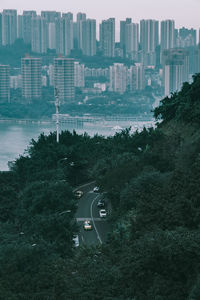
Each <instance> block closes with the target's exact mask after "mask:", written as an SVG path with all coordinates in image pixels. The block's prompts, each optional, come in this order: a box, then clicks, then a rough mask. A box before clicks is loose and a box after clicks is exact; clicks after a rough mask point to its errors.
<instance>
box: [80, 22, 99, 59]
mask: <svg viewBox="0 0 200 300" xmlns="http://www.w3.org/2000/svg"><path fill="white" fill-rule="evenodd" d="M81 28H82V48H81V49H82V51H83V54H84V55H88V56H93V55H95V54H96V20H92V19H87V20H85V21H81Z"/></svg>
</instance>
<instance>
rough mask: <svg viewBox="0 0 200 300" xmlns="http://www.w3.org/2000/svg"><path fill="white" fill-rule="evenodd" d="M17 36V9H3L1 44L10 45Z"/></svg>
mask: <svg viewBox="0 0 200 300" xmlns="http://www.w3.org/2000/svg"><path fill="white" fill-rule="evenodd" d="M16 38H17V11H16V10H15V9H4V10H3V13H2V44H3V46H6V45H12V44H13V43H14V42H15V40H16Z"/></svg>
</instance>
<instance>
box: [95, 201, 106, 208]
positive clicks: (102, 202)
mask: <svg viewBox="0 0 200 300" xmlns="http://www.w3.org/2000/svg"><path fill="white" fill-rule="evenodd" d="M97 206H98V207H105V202H104V201H103V200H99V201H98V202H97Z"/></svg>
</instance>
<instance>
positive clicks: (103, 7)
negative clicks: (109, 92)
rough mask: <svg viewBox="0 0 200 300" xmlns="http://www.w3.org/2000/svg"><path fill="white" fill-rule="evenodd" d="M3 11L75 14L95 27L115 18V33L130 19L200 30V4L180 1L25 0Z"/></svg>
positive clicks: (6, 3)
mask: <svg viewBox="0 0 200 300" xmlns="http://www.w3.org/2000/svg"><path fill="white" fill-rule="evenodd" d="M3 9H17V10H18V13H19V14H20V13H22V11H23V10H36V11H37V13H40V12H41V11H42V10H56V11H62V12H69V11H71V12H72V13H73V14H74V15H75V14H77V13H78V12H83V13H86V14H87V17H88V18H94V19H96V20H97V23H100V22H101V21H102V20H103V19H108V18H111V17H114V18H116V23H117V24H116V29H117V31H119V21H120V20H122V19H125V18H126V17H130V18H132V19H133V21H134V22H137V23H138V22H139V21H140V20H141V19H156V20H159V21H161V20H165V19H174V20H175V22H176V23H175V25H176V27H177V28H180V27H183V26H185V27H188V28H195V29H199V28H200V21H199V14H198V12H199V10H200V1H198V0H191V1H188V0H183V1H180V0H179V1H176V2H175V1H173V0H168V1H161V0H152V1H149V0H125V1H123V3H121V4H119V3H118V4H117V5H116V2H115V1H114V0H110V1H109V5H108V2H107V1H106V0H102V1H101V2H98V1H91V0H84V1H82V0H74V1H72V2H71V3H69V4H68V6H66V3H65V2H64V1H61V0H58V1H56V2H51V6H49V1H47V0H44V1H42V3H41V1H38V0H35V1H34V2H29V3H27V1H25V0H21V1H17V2H16V1H14V0H8V1H6V0H1V6H0V10H3ZM183 9H184V11H185V12H187V15H186V14H185V13H183Z"/></svg>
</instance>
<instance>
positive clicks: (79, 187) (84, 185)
mask: <svg viewBox="0 0 200 300" xmlns="http://www.w3.org/2000/svg"><path fill="white" fill-rule="evenodd" d="M93 183H95V181H91V182H88V183H85V184H83V185H80V186H78V187H77V188H75V189H73V192H75V191H77V190H79V189H82V188H84V187H86V186H87V185H90V184H93Z"/></svg>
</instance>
